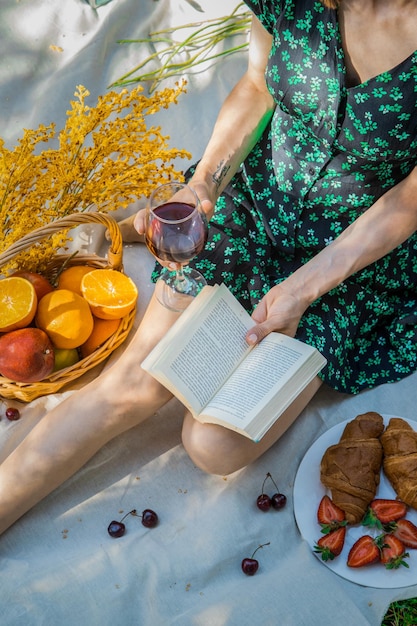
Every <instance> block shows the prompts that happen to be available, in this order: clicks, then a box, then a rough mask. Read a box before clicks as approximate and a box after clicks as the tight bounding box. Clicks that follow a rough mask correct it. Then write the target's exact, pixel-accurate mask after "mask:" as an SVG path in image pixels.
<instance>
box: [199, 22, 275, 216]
mask: <svg viewBox="0 0 417 626" xmlns="http://www.w3.org/2000/svg"><path fill="white" fill-rule="evenodd" d="M271 43H272V37H271V35H269V33H268V32H267V31H266V30H265V29H264V27H263V26H262V25H261V23H260V22H259V20H258V19H257V18H256V17H255V16H253V18H252V28H251V36H250V43H249V60H248V68H247V71H246V73H245V74H244V75H243V77H242V78H241V79H240V81H239V82H238V83H237V85H236V86H235V87H234V89H233V90H232V91H231V93H230V94H229V96H228V97H227V98H226V100H225V102H224V104H223V106H222V108H221V110H220V113H219V116H218V118H217V121H216V124H215V126H214V129H213V133H212V135H211V138H210V141H209V143H208V145H207V147H206V149H205V151H204V154H203V156H202V158H201V160H200V162H199V164H198V166H197V169H196V172H195V174H194V176H193V178H192V182H191V184H192V185H193V186H195V187H199V186H200V185H201V186H203V187H204V188H205V194H204V195H207V196H208V198H209V199H210V200H211V202H212V204H214V202H215V201H216V199H217V198H218V196H219V195H220V194H221V192H222V191H223V190H224V189H225V187H226V185H227V183H228V182H229V181H230V179H231V178H232V176H233V175H234V174H235V173H236V172H237V170H238V169H239V167H240V165H241V164H242V162H243V161H244V160H245V158H246V157H247V155H248V154H249V152H250V151H251V150H252V148H253V147H254V145H255V144H256V142H257V141H258V139H259V137H260V136H261V134H262V133H263V131H264V130H265V127H266V126H267V124H268V122H269V120H270V118H271V115H272V112H273V110H274V101H273V98H272V96H271V94H270V93H269V91H268V89H267V86H266V82H265V69H266V65H267V62H268V55H269V51H270V48H271ZM198 191H199V195H200V196H201V195H202V191H201V189H198Z"/></svg>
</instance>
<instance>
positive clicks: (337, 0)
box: [320, 0, 341, 9]
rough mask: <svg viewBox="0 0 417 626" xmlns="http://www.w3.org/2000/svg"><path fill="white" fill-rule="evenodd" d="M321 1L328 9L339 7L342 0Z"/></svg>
mask: <svg viewBox="0 0 417 626" xmlns="http://www.w3.org/2000/svg"><path fill="white" fill-rule="evenodd" d="M320 1H321V3H322V4H324V6H325V7H326V8H328V9H337V8H338V6H339V5H340V3H341V0H320Z"/></svg>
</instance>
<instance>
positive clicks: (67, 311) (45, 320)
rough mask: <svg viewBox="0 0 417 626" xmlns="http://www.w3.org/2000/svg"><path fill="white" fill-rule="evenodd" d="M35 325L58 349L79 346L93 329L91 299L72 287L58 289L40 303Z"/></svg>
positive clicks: (48, 294)
mask: <svg viewBox="0 0 417 626" xmlns="http://www.w3.org/2000/svg"><path fill="white" fill-rule="evenodd" d="M35 321H36V325H37V326H38V328H41V329H42V330H44V331H45V332H46V333H47V334H48V336H49V337H50V339H51V341H52V343H53V344H54V346H55V347H56V348H65V349H71V348H78V346H81V344H83V343H85V342H86V341H87V339H88V337H89V336H90V334H91V332H92V330H93V325H94V323H93V316H92V314H91V311H90V307H89V305H88V302H87V301H86V300H84V298H83V297H82V296H79V295H78V294H76V293H74V292H73V291H70V290H69V289H55V290H54V291H51V292H50V293H47V294H46V296H44V297H43V298H42V299H41V300H40V302H39V303H38V310H37V312H36V318H35Z"/></svg>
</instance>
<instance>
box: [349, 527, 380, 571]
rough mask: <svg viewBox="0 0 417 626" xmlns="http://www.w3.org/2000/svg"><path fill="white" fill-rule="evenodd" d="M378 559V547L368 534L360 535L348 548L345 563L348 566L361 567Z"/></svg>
mask: <svg viewBox="0 0 417 626" xmlns="http://www.w3.org/2000/svg"><path fill="white" fill-rule="evenodd" d="M379 559H380V548H379V547H378V544H377V542H376V541H375V539H374V538H373V537H371V536H370V535H362V537H359V539H358V540H357V541H355V543H354V544H353V546H352V547H351V549H350V550H349V554H348V558H347V565H348V566H349V567H363V566H364V565H371V563H376V562H377V561H379Z"/></svg>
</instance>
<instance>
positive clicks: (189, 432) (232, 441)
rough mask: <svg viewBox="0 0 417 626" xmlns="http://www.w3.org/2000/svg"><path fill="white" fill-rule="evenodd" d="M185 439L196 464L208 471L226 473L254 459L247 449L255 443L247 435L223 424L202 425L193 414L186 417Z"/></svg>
mask: <svg viewBox="0 0 417 626" xmlns="http://www.w3.org/2000/svg"><path fill="white" fill-rule="evenodd" d="M182 442H183V445H184V448H185V450H186V451H187V454H188V455H189V457H190V458H191V460H192V461H193V463H195V465H197V467H199V468H200V469H201V470H203V471H204V472H207V473H208V474H217V475H220V476H226V475H228V474H231V473H233V472H235V471H237V470H238V469H241V468H242V467H245V465H247V464H248V462H250V461H251V460H252V459H251V458H250V457H251V456H252V455H251V454H250V453H249V450H248V449H247V448H248V447H249V448H250V447H251V444H252V442H250V441H249V440H248V439H247V438H246V437H243V436H242V435H239V434H238V433H236V432H234V431H231V430H228V429H226V428H223V427H221V426H216V425H214V424H201V423H200V422H198V421H197V420H195V419H194V418H193V417H192V416H191V415H190V414H187V415H186V416H185V418H184V424H183V428H182ZM252 445H254V444H252Z"/></svg>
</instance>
